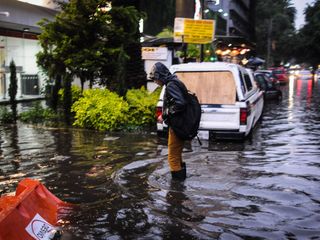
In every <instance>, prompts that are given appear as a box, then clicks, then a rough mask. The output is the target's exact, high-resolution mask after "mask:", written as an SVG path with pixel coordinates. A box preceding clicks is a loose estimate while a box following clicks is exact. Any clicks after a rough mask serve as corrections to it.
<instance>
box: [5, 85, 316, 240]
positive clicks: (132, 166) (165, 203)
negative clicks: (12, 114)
mask: <svg viewBox="0 0 320 240" xmlns="http://www.w3.org/2000/svg"><path fill="white" fill-rule="evenodd" d="M282 90H283V99H282V101H280V102H278V101H274V102H268V103H266V104H265V109H264V114H263V118H262V120H261V122H260V123H259V124H258V126H257V127H256V129H255V131H254V133H253V136H252V139H248V140H246V141H245V142H243V143H241V142H230V141H229V142H223V141H220V142H210V143H208V142H203V146H199V143H198V142H197V141H193V142H192V144H191V145H190V146H186V148H185V151H184V155H183V156H184V159H185V162H186V164H187V176H188V177H187V179H186V181H185V182H184V183H177V182H171V175H170V172H169V168H168V164H167V161H166V154H167V147H166V140H164V139H159V138H158V137H157V136H156V134H155V133H149V132H148V133H127V134H125V133H115V134H112V135H106V134H105V133H102V132H95V131H90V130H79V129H50V128H43V127H34V126H28V125H23V124H18V125H3V126H0V130H1V135H0V193H1V195H2V194H7V193H11V192H14V191H15V188H16V186H17V183H18V182H19V181H20V180H22V179H23V178H26V177H30V178H36V179H39V180H41V182H42V183H43V184H44V185H45V186H46V187H47V188H48V189H49V190H50V191H51V192H52V193H54V194H55V195H56V196H57V197H59V198H60V199H62V200H64V201H67V202H71V203H75V204H76V207H75V209H74V211H73V212H72V214H71V215H70V216H68V219H64V220H65V221H64V223H62V229H63V235H62V239H72V240H73V239H94V240H98V239H112V240H116V239H188V240H189V239H232V240H233V239H320V228H319V226H320V191H319V190H320V111H319V106H320V81H317V82H315V83H314V84H312V82H311V81H302V80H294V81H291V82H290V83H289V84H288V85H286V86H282Z"/></svg>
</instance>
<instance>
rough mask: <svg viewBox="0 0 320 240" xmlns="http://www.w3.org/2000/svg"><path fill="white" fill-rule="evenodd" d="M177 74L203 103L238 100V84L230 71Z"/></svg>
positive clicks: (228, 102) (224, 102) (227, 102)
mask: <svg viewBox="0 0 320 240" xmlns="http://www.w3.org/2000/svg"><path fill="white" fill-rule="evenodd" d="M175 74H176V75H177V76H178V78H179V79H180V80H181V81H182V82H184V84H185V85H186V87H187V88H188V89H189V90H190V91H191V92H194V93H195V94H196V95H197V97H198V99H199V101H200V103H201V104H234V103H235V101H236V85H235V81H234V78H233V75H232V73H231V72H229V71H215V72H176V73H175Z"/></svg>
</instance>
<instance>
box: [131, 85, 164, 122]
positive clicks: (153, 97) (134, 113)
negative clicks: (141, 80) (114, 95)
mask: <svg viewBox="0 0 320 240" xmlns="http://www.w3.org/2000/svg"><path fill="white" fill-rule="evenodd" d="M160 91H161V89H160V88H158V89H157V90H156V91H154V92H152V93H150V92H148V91H147V90H146V89H145V88H144V87H142V88H141V89H131V90H129V91H128V92H127V94H126V99H127V102H128V104H129V113H128V120H129V121H128V124H129V125H131V126H145V125H149V124H152V123H154V122H155V106H156V104H157V101H158V99H159V94H160Z"/></svg>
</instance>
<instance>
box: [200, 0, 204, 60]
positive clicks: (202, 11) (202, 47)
mask: <svg viewBox="0 0 320 240" xmlns="http://www.w3.org/2000/svg"><path fill="white" fill-rule="evenodd" d="M203 8H204V0H201V19H204V10H203ZM203 50H204V46H203V44H200V62H203V59H204V57H203V52H204V51H203Z"/></svg>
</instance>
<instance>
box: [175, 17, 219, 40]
mask: <svg viewBox="0 0 320 240" xmlns="http://www.w3.org/2000/svg"><path fill="white" fill-rule="evenodd" d="M214 32H215V21H214V20H195V19H191V18H175V21H174V42H184V43H196V44H205V43H211V42H212V41H213V39H214Z"/></svg>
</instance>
